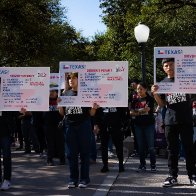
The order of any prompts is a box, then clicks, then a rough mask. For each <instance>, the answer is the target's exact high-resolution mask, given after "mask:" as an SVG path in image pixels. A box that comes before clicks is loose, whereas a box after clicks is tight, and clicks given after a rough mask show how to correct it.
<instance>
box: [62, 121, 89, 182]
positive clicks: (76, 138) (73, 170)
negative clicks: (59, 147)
mask: <svg viewBox="0 0 196 196" xmlns="http://www.w3.org/2000/svg"><path fill="white" fill-rule="evenodd" d="M91 129H92V126H91V121H90V119H87V120H85V121H84V122H82V123H81V124H80V125H76V126H73V125H66V131H65V141H66V143H67V158H68V161H69V169H70V182H75V183H77V182H78V181H79V166H78V155H80V161H81V167H80V181H85V182H86V183H89V182H90V178H89V164H90V163H89V159H90V148H91V136H92V130H91Z"/></svg>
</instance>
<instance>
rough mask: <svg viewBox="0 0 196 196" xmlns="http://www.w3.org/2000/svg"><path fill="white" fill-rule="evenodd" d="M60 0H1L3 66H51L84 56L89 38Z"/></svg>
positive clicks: (0, 53)
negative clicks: (74, 24)
mask: <svg viewBox="0 0 196 196" xmlns="http://www.w3.org/2000/svg"><path fill="white" fill-rule="evenodd" d="M59 2H60V1H59V0H28V1H26V0H17V1H12V0H1V2H0V26H1V29H0V65H1V66H50V67H51V68H52V70H58V63H59V61H60V60H74V59H76V58H77V59H79V58H80V57H81V58H85V55H87V54H84V53H85V44H86V43H88V42H87V40H86V39H84V38H82V37H81V36H80V35H79V34H78V33H77V32H76V30H75V28H74V27H72V26H71V25H70V24H69V23H68V22H67V20H66V16H65V15H64V14H63V11H64V8H62V7H60V4H59Z"/></svg>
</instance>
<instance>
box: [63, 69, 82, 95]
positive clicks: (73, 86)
mask: <svg viewBox="0 0 196 196" xmlns="http://www.w3.org/2000/svg"><path fill="white" fill-rule="evenodd" d="M61 95H62V96H77V95H78V72H66V73H65V88H64V90H63V91H62V94H61Z"/></svg>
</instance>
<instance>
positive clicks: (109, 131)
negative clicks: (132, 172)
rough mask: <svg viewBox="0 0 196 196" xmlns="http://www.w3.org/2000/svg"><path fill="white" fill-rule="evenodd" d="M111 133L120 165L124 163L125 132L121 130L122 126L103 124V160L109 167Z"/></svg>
mask: <svg viewBox="0 0 196 196" xmlns="http://www.w3.org/2000/svg"><path fill="white" fill-rule="evenodd" d="M110 135H111V137H112V142H113V144H114V146H115V148H116V154H117V157H118V160H119V165H122V164H123V132H122V131H121V126H119V125H115V126H103V127H102V128H101V131H100V138H101V153H102V161H103V165H104V166H105V167H108V141H109V136H110Z"/></svg>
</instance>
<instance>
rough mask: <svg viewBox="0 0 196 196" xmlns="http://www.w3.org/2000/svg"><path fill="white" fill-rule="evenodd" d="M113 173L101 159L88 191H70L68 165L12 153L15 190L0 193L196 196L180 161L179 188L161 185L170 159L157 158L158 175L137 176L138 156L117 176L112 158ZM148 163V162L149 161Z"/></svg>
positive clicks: (2, 194)
mask: <svg viewBox="0 0 196 196" xmlns="http://www.w3.org/2000/svg"><path fill="white" fill-rule="evenodd" d="M109 160H110V163H109V168H110V172H108V173H106V174H103V173H101V172H100V169H101V167H102V163H101V159H100V157H99V158H98V160H97V163H96V164H92V165H91V170H90V176H91V183H90V185H89V186H88V187H87V188H86V189H79V188H75V189H68V188H67V181H68V175H69V172H68V165H67V164H66V165H64V166H59V165H58V160H55V163H56V166H52V167H49V166H46V161H45V160H44V158H41V157H39V155H36V154H33V153H32V154H30V155H24V154H23V153H22V152H17V151H13V175H12V176H13V177H12V188H11V189H10V190H8V191H5V192H3V191H0V195H1V196H6V195H20V196H23V195H24V196H31V195H33V196H41V195H45V196H46V195H50V196H52V195H53V196H54V195H55V196H57V195H74V196H75V195H76V196H77V195H80V196H102V195H109V196H114V195H118V196H120V195H125V196H126V195H138V196H139V195H141V196H143V195H196V189H194V188H192V187H190V186H189V184H188V183H189V181H188V179H187V176H186V172H185V162H183V161H180V162H179V167H180V173H179V174H180V175H179V178H178V179H179V183H180V185H179V186H176V187H174V188H162V187H161V183H162V181H163V180H164V179H165V178H166V177H167V160H166V159H162V158H158V159H157V168H158V172H157V173H151V172H150V171H147V172H145V173H137V172H136V169H137V167H138V157H136V158H128V159H127V160H126V163H125V172H123V173H120V174H119V173H118V164H117V159H116V158H113V159H109ZM147 163H148V162H147Z"/></svg>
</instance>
